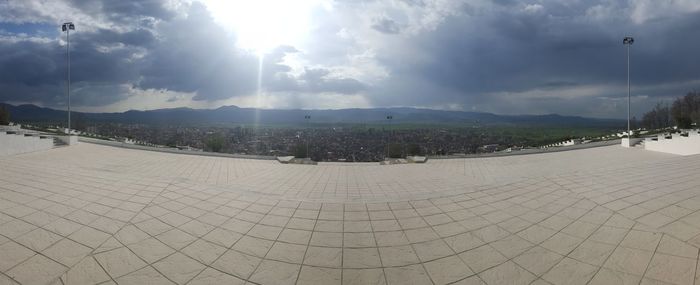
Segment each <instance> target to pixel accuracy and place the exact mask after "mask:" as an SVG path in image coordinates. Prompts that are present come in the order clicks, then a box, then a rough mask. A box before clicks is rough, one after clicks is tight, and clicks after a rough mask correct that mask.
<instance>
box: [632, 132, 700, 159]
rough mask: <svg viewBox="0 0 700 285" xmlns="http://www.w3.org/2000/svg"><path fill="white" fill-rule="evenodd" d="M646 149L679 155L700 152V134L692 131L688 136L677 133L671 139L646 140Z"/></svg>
mask: <svg viewBox="0 0 700 285" xmlns="http://www.w3.org/2000/svg"><path fill="white" fill-rule="evenodd" d="M644 149H646V150H651V151H658V152H665V153H672V154H678V155H693V154H700V134H698V132H697V131H691V132H689V134H688V136H687V137H684V136H680V135H677V136H672V138H671V139H663V138H659V139H658V140H646V141H645V142H644Z"/></svg>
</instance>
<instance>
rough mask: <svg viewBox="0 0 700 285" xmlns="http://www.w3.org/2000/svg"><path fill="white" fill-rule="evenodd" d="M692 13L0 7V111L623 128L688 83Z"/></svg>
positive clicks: (697, 9) (697, 77) (440, 7)
mask: <svg viewBox="0 0 700 285" xmlns="http://www.w3.org/2000/svg"><path fill="white" fill-rule="evenodd" d="M698 16H700V2H697V1H692V0H682V1H652V0H638V1H623V0H605V1H603V0H600V1H556V0H538V1H514V0H498V1H481V0H478V1H439V0H434V1H431V0H403V1H330V0H303V1H276V0H260V1H217V0H202V1H190V0H163V1H158V0H140V1H107V0H103V1H80V0H64V1H51V2H47V3H43V2H41V1H39V0H26V1H20V0H9V1H4V2H1V3H0V75H2V76H0V102H8V103H11V104H24V103H28V104H35V105H38V106H43V107H49V108H54V109H65V107H66V102H67V98H66V93H65V90H66V89H65V79H66V34H65V33H62V32H61V29H60V25H61V24H62V23H63V22H66V21H72V22H73V23H75V25H76V30H75V31H71V34H70V51H71V73H72V74H71V97H72V109H73V110H76V111H85V112H123V111H127V110H150V109H163V108H178V107H189V108H195V109H215V108H218V107H221V106H227V105H236V106H238V107H245V108H256V107H257V108H263V109H287V110H289V109H307V110H325V109H348V108H363V109H365V108H391V107H410V108H426V109H438V110H447V111H472V112H488V113H494V114H501V115H526V114H559V115H569V116H583V117H593V118H626V116H627V85H626V84H627V82H626V79H627V77H626V53H625V47H624V46H623V45H622V38H623V37H625V36H627V35H631V36H633V37H634V38H635V43H634V45H632V46H631V58H632V64H631V76H632V114H633V115H635V116H637V117H638V118H639V117H641V114H642V113H644V112H646V111H648V110H649V109H650V108H651V107H652V106H653V105H654V104H656V103H657V102H659V101H669V100H671V99H673V98H676V97H680V96H683V95H684V94H685V93H687V92H689V91H692V90H694V89H698V88H699V87H700V68H698V66H700V59H699V58H698V56H697V50H700V38H698V37H694V36H693V35H694V34H696V33H697V32H696V31H697V30H698V29H700V17H698Z"/></svg>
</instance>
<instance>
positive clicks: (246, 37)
mask: <svg viewBox="0 0 700 285" xmlns="http://www.w3.org/2000/svg"><path fill="white" fill-rule="evenodd" d="M324 2H325V0H294V1H291V0H233V1H231V0H204V3H205V4H206V5H207V7H208V9H209V10H210V11H211V13H212V15H213V17H214V19H215V20H216V21H217V22H219V23H221V24H222V25H223V26H224V27H226V28H227V29H229V30H231V31H232V32H233V33H234V34H235V35H236V44H237V45H238V47H240V48H243V49H246V50H250V51H253V52H255V53H258V54H264V53H266V52H269V51H270V50H272V49H274V48H275V47H277V46H280V45H294V44H297V43H299V42H301V41H303V40H304V38H305V37H306V34H307V33H308V30H309V28H310V27H309V25H310V17H311V16H312V15H311V14H312V13H313V9H315V8H317V7H319V6H321V5H324Z"/></svg>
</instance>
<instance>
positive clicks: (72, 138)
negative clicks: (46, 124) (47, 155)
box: [56, 136, 78, 145]
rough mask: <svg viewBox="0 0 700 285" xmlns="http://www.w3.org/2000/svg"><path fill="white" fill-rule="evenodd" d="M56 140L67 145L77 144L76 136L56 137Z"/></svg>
mask: <svg viewBox="0 0 700 285" xmlns="http://www.w3.org/2000/svg"><path fill="white" fill-rule="evenodd" d="M56 138H57V139H59V140H60V141H61V142H63V143H64V144H67V145H76V144H78V136H56Z"/></svg>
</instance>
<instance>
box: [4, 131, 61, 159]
mask: <svg viewBox="0 0 700 285" xmlns="http://www.w3.org/2000/svg"><path fill="white" fill-rule="evenodd" d="M52 148H53V138H52V137H49V136H40V135H38V134H22V133H18V134H15V133H8V132H0V156H6V155H14V154H20V153H27V152H35V151H40V150H48V149H52Z"/></svg>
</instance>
